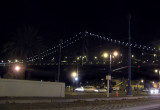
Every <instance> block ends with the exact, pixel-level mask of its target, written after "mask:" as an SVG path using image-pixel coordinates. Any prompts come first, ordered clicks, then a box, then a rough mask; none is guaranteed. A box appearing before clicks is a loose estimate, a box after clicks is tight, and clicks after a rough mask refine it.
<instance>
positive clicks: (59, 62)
mask: <svg viewBox="0 0 160 110" xmlns="http://www.w3.org/2000/svg"><path fill="white" fill-rule="evenodd" d="M62 42H63V40H62V39H61V40H60V44H59V61H58V77H57V80H58V82H59V77H60V73H61V47H62Z"/></svg>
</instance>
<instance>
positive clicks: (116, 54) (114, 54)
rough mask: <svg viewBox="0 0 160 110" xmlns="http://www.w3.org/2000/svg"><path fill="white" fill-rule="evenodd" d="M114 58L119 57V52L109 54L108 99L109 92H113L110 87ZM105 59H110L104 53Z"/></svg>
mask: <svg viewBox="0 0 160 110" xmlns="http://www.w3.org/2000/svg"><path fill="white" fill-rule="evenodd" d="M112 56H118V52H117V51H115V52H113V53H109V74H108V75H106V80H107V97H109V92H110V90H111V88H110V87H109V86H110V85H111V73H112ZM103 57H104V58H107V57H108V53H104V54H103Z"/></svg>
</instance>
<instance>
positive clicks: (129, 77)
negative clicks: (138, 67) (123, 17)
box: [127, 14, 132, 96]
mask: <svg viewBox="0 0 160 110" xmlns="http://www.w3.org/2000/svg"><path fill="white" fill-rule="evenodd" d="M130 23H131V15H130V14H129V16H128V88H127V96H132V88H131V29H130Z"/></svg>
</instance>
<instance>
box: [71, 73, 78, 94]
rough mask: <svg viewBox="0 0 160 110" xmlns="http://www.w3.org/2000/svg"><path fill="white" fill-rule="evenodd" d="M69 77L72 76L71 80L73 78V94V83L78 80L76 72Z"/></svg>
mask: <svg viewBox="0 0 160 110" xmlns="http://www.w3.org/2000/svg"><path fill="white" fill-rule="evenodd" d="M71 76H72V78H73V92H74V81H77V80H78V77H77V76H78V75H77V73H76V72H73V73H72V74H71Z"/></svg>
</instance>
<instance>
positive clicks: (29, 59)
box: [27, 31, 158, 62]
mask: <svg viewBox="0 0 160 110" xmlns="http://www.w3.org/2000/svg"><path fill="white" fill-rule="evenodd" d="M81 34H82V32H79V33H78V35H75V36H73V37H71V38H69V39H67V40H66V41H64V42H62V43H59V44H58V45H56V46H54V47H52V48H50V49H48V50H46V51H44V52H41V53H40V55H42V56H41V58H42V60H43V58H44V57H47V56H48V55H51V54H54V53H56V52H57V51H58V48H59V46H60V45H61V46H62V49H63V48H65V47H68V46H69V45H72V44H74V43H76V42H77V41H79V40H80V39H82V38H83V37H84V36H87V35H89V36H93V37H94V38H98V39H101V40H105V41H108V42H111V43H116V44H121V45H123V46H128V42H124V41H123V42H122V41H120V40H113V39H110V38H108V37H103V36H100V35H96V34H93V33H89V32H87V31H86V32H85V34H84V35H83V36H79V35H81ZM76 38H77V39H76ZM72 40H73V41H72ZM70 41H71V42H70ZM65 44H66V45H65ZM130 46H131V47H134V48H139V49H143V50H150V51H156V52H157V51H158V49H156V48H152V47H147V46H142V45H139V44H137V43H135V44H133V43H131V45H130ZM37 59H39V56H38V55H35V56H33V57H29V58H27V62H29V61H35V60H37Z"/></svg>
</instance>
